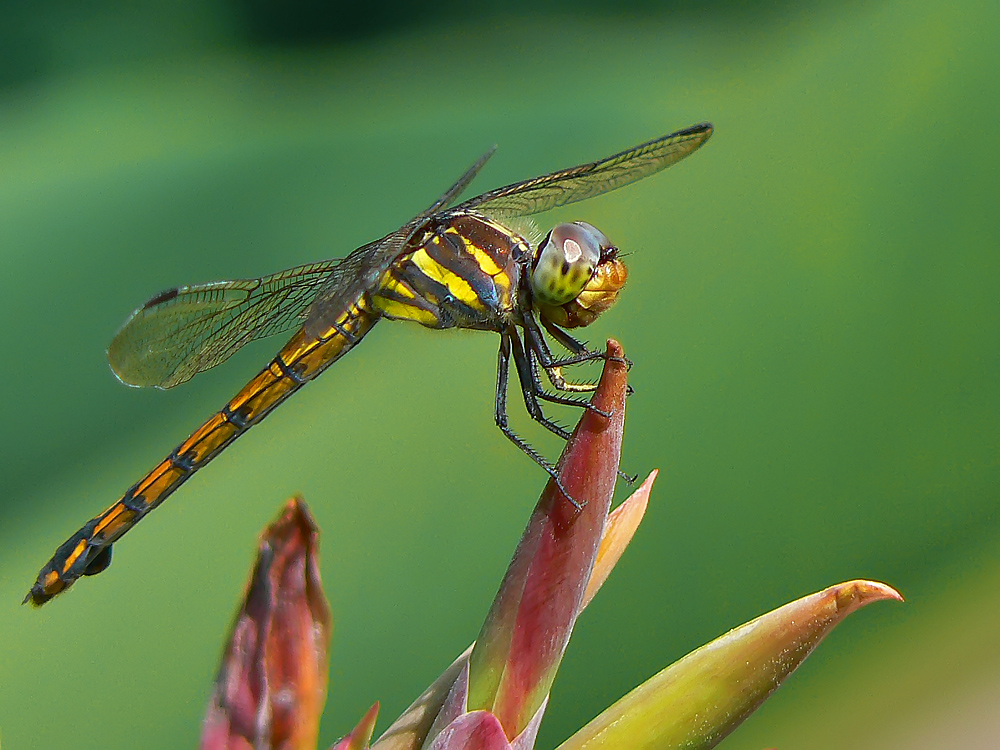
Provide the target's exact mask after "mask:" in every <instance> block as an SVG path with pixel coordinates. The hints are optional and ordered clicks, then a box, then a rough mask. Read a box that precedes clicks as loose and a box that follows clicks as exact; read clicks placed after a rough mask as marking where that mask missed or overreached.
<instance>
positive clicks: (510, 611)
mask: <svg viewBox="0 0 1000 750" xmlns="http://www.w3.org/2000/svg"><path fill="white" fill-rule="evenodd" d="M627 370H628V367H627V363H626V362H625V360H624V359H623V354H622V349H621V346H620V345H619V344H618V342H616V341H608V359H606V361H605V363H604V372H603V374H602V376H601V381H600V383H599V385H598V387H597V390H596V391H595V393H594V397H593V400H592V403H593V405H594V406H595V407H596V408H597V409H598V410H600V411H602V412H604V413H605V414H606V415H607V416H604V415H602V414H600V413H597V412H596V411H590V410H588V411H586V412H584V414H583V417H582V418H581V419H580V423H579V424H578V425H577V428H576V430H575V431H574V433H573V436H572V437H571V438H570V440H569V442H568V443H567V445H566V449H565V451H564V452H563V455H562V457H561V459H560V461H559V467H558V470H559V477H560V481H561V483H562V486H563V489H565V491H566V493H568V494H569V495H570V496H571V497H572V499H570V498H568V497H567V496H566V495H565V494H563V492H562V491H561V490H560V489H559V487H558V486H557V485H556V483H555V482H554V481H552V480H550V481H549V483H548V485H547V486H546V488H545V490H544V492H543V493H542V496H541V498H540V499H539V501H538V505H537V506H536V507H535V511H534V513H533V514H532V516H531V518H530V520H529V521H528V526H527V528H526V529H525V532H524V535H523V536H522V537H521V542H520V544H519V545H518V549H517V551H516V552H515V555H514V559H513V560H512V561H511V564H510V567H509V568H508V570H507V574H506V576H505V577H504V580H503V583H502V584H501V586H500V591H499V592H498V593H497V596H496V599H495V600H494V602H493V606H492V608H491V609H490V613H489V615H488V617H487V619H486V622H485V624H484V625H483V629H482V631H481V632H480V637H479V640H478V641H477V642H476V645H475V647H474V649H473V651H472V656H471V658H470V678H469V705H468V708H469V710H470V711H474V710H477V709H485V710H488V711H490V712H492V713H493V714H494V715H495V716H496V717H497V718H498V719H499V720H500V723H501V725H502V726H503V728H504V730H505V732H506V735H507V737H516V736H518V735H519V734H520V733H521V732H522V730H523V729H524V728H525V727H526V726H527V725H528V723H529V722H530V721H531V720H532V719H533V717H534V716H535V715H536V713H537V711H538V709H539V708H540V707H541V706H542V704H543V702H544V701H545V699H546V697H547V695H548V692H549V688H550V687H551V685H552V681H553V680H554V679H555V674H556V670H557V669H558V666H559V662H560V661H561V659H562V655H563V652H564V650H565V648H566V644H567V642H568V641H569V637H570V633H571V632H572V630H573V625H574V623H575V622H576V617H577V614H579V612H580V609H581V606H582V604H583V597H584V591H585V589H586V586H587V582H588V580H589V579H590V576H591V571H592V570H593V567H594V560H595V557H596V555H597V550H598V546H599V542H600V540H601V536H602V533H603V530H604V524H605V521H606V519H607V516H608V508H609V507H610V504H611V497H612V494H613V493H614V488H615V481H616V479H617V472H618V460H619V456H620V452H621V439H622V432H623V429H624V419H625V393H626V388H627V377H626V376H627ZM574 502H575V503H576V504H575V505H574ZM580 506H582V507H580Z"/></svg>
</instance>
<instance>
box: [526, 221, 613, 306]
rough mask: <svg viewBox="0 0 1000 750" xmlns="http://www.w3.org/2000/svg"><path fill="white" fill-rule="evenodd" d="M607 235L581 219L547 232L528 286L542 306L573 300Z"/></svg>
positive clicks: (592, 266) (587, 280) (584, 282)
mask: <svg viewBox="0 0 1000 750" xmlns="http://www.w3.org/2000/svg"><path fill="white" fill-rule="evenodd" d="M610 245H611V243H610V242H609V241H608V238H607V237H605V236H604V234H603V233H602V232H601V231H600V230H599V229H597V228H596V227H593V226H591V225H590V224H586V223H584V222H582V221H576V222H573V223H572V224H559V225H558V226H557V227H555V229H553V230H552V231H551V232H549V235H548V237H546V238H545V240H544V242H542V245H541V247H540V248H539V250H538V254H537V256H536V257H535V263H534V267H533V268H532V271H531V288H532V291H533V292H534V294H535V298H536V299H537V300H538V301H539V302H540V303H541V304H543V305H562V304H565V303H567V302H569V301H570V300H572V299H575V298H576V296H577V295H578V294H579V293H580V292H582V291H583V288H584V287H585V286H587V282H589V281H590V278H591V277H592V276H593V275H594V269H595V268H597V264H598V263H600V261H601V250H602V248H603V247H605V246H608V247H610Z"/></svg>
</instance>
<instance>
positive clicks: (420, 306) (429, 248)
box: [372, 212, 530, 331]
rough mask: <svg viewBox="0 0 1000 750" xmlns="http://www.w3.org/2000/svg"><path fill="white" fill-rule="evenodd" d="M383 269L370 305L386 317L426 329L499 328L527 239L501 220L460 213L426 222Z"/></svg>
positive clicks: (510, 308)
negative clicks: (410, 246)
mask: <svg viewBox="0 0 1000 750" xmlns="http://www.w3.org/2000/svg"><path fill="white" fill-rule="evenodd" d="M417 242H419V246H418V248H417V249H416V250H414V251H413V252H409V253H406V254H405V255H402V256H400V257H399V258H398V259H397V260H396V261H395V262H394V263H393V264H392V265H391V266H389V268H388V269H387V270H386V272H385V273H384V274H383V276H382V279H381V280H380V283H379V287H378V289H377V290H376V291H375V292H374V293H373V294H372V304H373V305H374V306H375V307H376V308H377V309H378V310H379V311H380V312H381V313H382V314H383V315H385V317H387V318H392V319H393V320H413V321H416V322H417V323H420V324H422V325H425V326H427V327H429V328H456V327H457V328H474V329H479V330H490V331H499V330H500V329H501V328H502V327H503V326H504V325H505V324H506V323H507V322H508V321H509V320H510V317H511V315H512V313H513V311H514V307H515V304H516V290H517V283H518V279H519V278H520V268H519V266H518V261H519V260H520V259H522V258H524V257H526V256H527V255H528V254H529V253H530V248H529V246H528V243H527V241H526V240H524V238H522V237H520V236H519V235H517V234H515V233H514V232H512V231H511V230H509V229H507V228H506V227H504V226H503V225H501V224H498V223H496V222H494V221H491V220H490V219H487V218H486V217H483V216H479V215H476V214H472V213H468V212H462V213H458V214H455V215H452V216H448V217H446V218H445V220H444V221H442V222H441V223H440V224H436V225H433V226H432V227H430V228H429V229H428V230H427V231H426V232H425V233H424V234H423V236H422V237H420V238H419V239H418V240H417Z"/></svg>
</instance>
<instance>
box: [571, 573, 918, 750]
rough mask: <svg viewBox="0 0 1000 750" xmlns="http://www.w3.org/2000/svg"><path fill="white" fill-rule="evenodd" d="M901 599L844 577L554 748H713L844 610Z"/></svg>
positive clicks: (735, 634)
mask: <svg viewBox="0 0 1000 750" xmlns="http://www.w3.org/2000/svg"><path fill="white" fill-rule="evenodd" d="M882 599H896V600H900V601H901V600H902V597H901V596H900V595H899V594H898V593H897V592H896V591H895V590H894V589H892V588H890V587H889V586H886V585H885V584H881V583H875V582H872V581H849V582H848V583H841V584H838V585H836V586H831V587H830V588H828V589H825V590H823V591H820V592H818V593H816V594H812V595H810V596H807V597H804V598H802V599H799V600H797V601H794V602H792V603H791V604H786V605H785V606H783V607H781V608H779V609H776V610H774V611H773V612H769V613H768V614H766V615H763V616H761V617H758V618H757V619H756V620H753V621H751V622H748V623H747V624H745V625H742V626H740V627H738V628H736V629H735V630H731V631H730V632H728V633H726V634H725V635H723V636H722V637H720V638H717V639H716V640H714V641H712V642H711V643H709V644H708V645H706V646H702V647H701V648H699V649H698V650H697V651H693V652H691V653H690V654H688V655H687V656H685V657H684V658H683V659H681V660H680V661H678V662H676V663H674V664H673V665H671V666H669V667H667V668H666V669H664V670H663V671H662V672H660V673H659V674H657V675H656V676H655V677H653V678H651V679H650V680H648V681H647V682H646V683H644V684H643V685H641V686H640V687H638V688H636V689H635V690H633V691H632V692H631V693H629V694H628V695H626V696H625V697H624V698H622V699H621V700H620V701H618V702H617V703H616V704H614V705H613V706H611V708H609V709H608V710H606V711H605V712H604V713H602V714H601V715H600V716H598V717H597V718H596V719H594V720H593V721H592V722H590V724H588V725H587V726H586V727H584V728H583V729H581V730H580V731H579V732H577V733H576V734H575V735H574V736H573V737H571V738H570V739H568V740H567V741H566V742H564V743H563V744H562V745H561V746H560V747H559V750H612V749H614V750H621V748H628V750H670V749H672V748H677V749H678V750H679V749H680V748H683V749H684V750H704V749H705V748H711V747H715V745H716V744H718V743H719V742H720V741H721V740H722V739H723V738H724V737H725V736H726V735H727V734H729V733H730V732H731V731H733V729H735V728H736V727H737V726H739V724H740V723H741V722H742V721H743V720H744V719H746V718H747V717H748V716H749V715H750V714H751V713H753V711H754V710H755V709H756V708H757V707H758V706H759V705H760V704H761V703H763V702H764V700H766V699H767V697H768V696H769V695H770V694H771V693H772V692H773V691H774V690H775V689H776V688H777V687H778V686H779V685H780V684H781V682H782V681H783V680H784V679H785V678H786V677H788V675H790V674H791V673H792V672H793V671H794V670H795V668H796V667H798V666H799V664H801V663H802V661H803V660H804V659H805V658H806V657H807V656H808V655H809V654H810V652H812V650H813V649H814V648H815V647H816V646H817V645H818V644H819V642H820V641H821V640H823V638H824V637H825V636H826V634H827V633H829V632H830V630H832V629H833V628H834V626H836V625H837V624H838V623H840V622H841V621H842V620H843V619H844V618H845V617H847V615H849V614H851V613H852V612H854V611H855V610H857V609H859V608H860V607H863V606H864V605H866V604H870V603H871V602H875V601H880V600H882Z"/></svg>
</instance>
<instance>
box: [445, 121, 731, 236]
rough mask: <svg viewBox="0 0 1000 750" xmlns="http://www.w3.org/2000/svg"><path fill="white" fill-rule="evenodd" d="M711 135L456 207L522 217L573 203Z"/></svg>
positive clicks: (656, 144)
mask: <svg viewBox="0 0 1000 750" xmlns="http://www.w3.org/2000/svg"><path fill="white" fill-rule="evenodd" d="M711 135H712V126H711V125H710V124H709V123H701V124H700V125H693V126H691V127H689V128H684V129H683V130H678V131H677V132H676V133H671V134H670V135H665V136H663V137H662V138H657V139H655V140H652V141H649V142H648V143H643V144H641V145H639V146H636V147H634V148H630V149H628V150H627V151H622V152H621V153H618V154H615V155H614V156H609V157H608V158H606V159H601V160H600V161H594V162H590V163H589V164H581V165H580V166H578V167H571V168H569V169H562V170H559V171H558V172H552V173H551V174H547V175H543V176H542V177H535V178H534V179H531V180H525V181H523V182H516V183H514V184H513V185H507V186H506V187H502V188H497V189H496V190H491V191H489V192H488V193H483V194H482V195H480V196H478V197H476V198H473V199H471V200H468V201H466V202H465V203H462V204H461V205H460V206H458V208H460V209H464V208H472V209H476V210H477V211H481V212H483V213H486V214H489V215H493V216H498V217H502V216H510V215H514V216H526V215H528V214H536V213H539V212H541V211H548V210H549V209H550V208H555V207H556V206H563V205H566V204H567V203H575V202H576V201H582V200H585V199H587V198H593V197H594V196H596V195H600V194H601V193H607V192H609V191H611V190H615V189H616V188H620V187H622V186H623V185H628V184H630V183H633V182H635V181H637V180H641V179H642V178H643V177H648V176H649V175H651V174H655V173H656V172H659V171H660V170H661V169H666V168H667V167H669V166H670V165H671V164H675V163H677V162H678V161H680V160H681V159H683V158H684V157H685V156H688V155H689V154H691V153H693V152H695V151H697V150H698V148H699V147H700V146H701V145H702V144H703V143H705V141H707V140H708V139H709V137H710V136H711Z"/></svg>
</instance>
